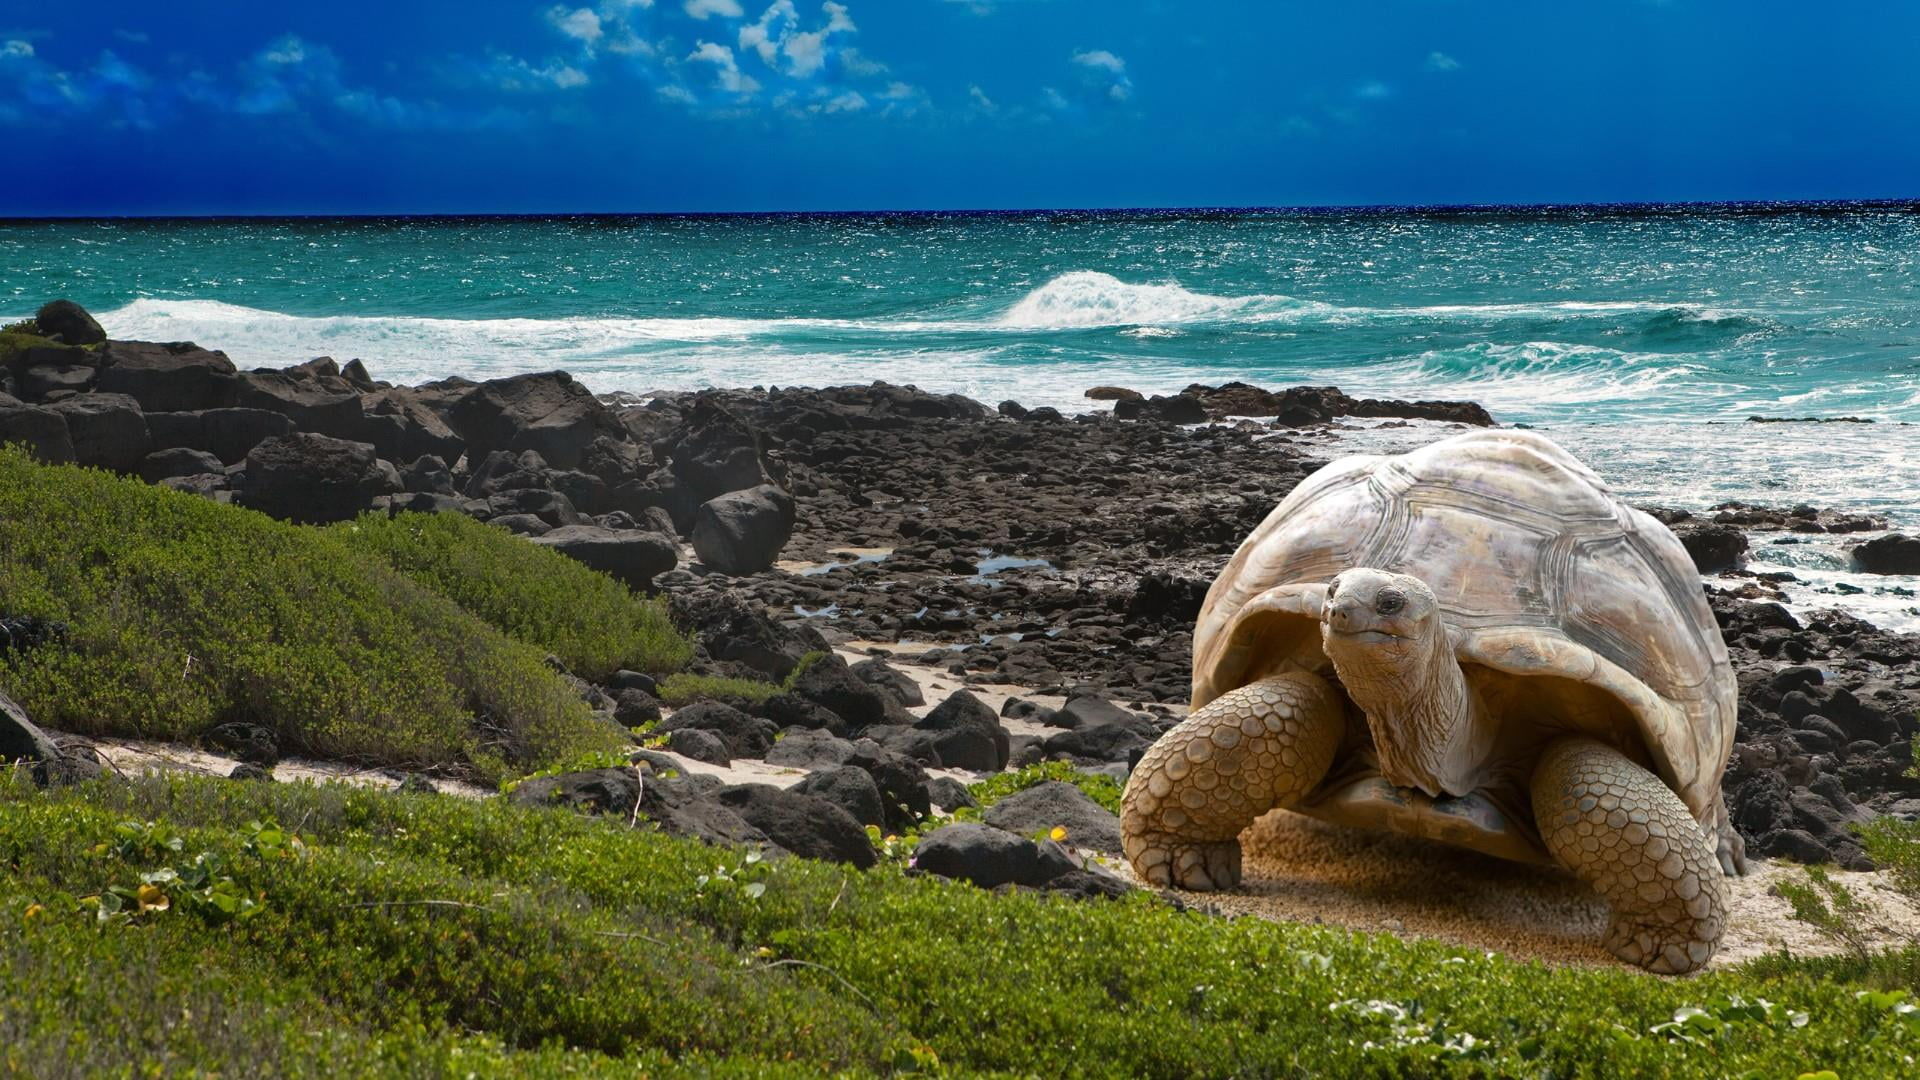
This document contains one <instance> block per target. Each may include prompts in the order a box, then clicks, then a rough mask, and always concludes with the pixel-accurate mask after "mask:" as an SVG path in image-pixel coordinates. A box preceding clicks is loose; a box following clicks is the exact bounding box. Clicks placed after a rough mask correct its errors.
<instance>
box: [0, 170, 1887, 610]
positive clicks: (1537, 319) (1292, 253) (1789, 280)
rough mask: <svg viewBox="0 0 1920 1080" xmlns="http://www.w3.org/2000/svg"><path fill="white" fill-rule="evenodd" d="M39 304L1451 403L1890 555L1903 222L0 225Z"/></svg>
mask: <svg viewBox="0 0 1920 1080" xmlns="http://www.w3.org/2000/svg"><path fill="white" fill-rule="evenodd" d="M55 296H66V297H70V298H72V299H74V300H77V301H79V302H80V303H82V304H84V305H86V306H87V307H88V308H90V309H91V310H93V311H94V312H95V313H96V315H97V316H98V317H99V318H100V321H101V322H102V323H103V324H104V325H105V326H106V328H107V330H108V331H109V332H110V333H111V334H113V335H115V336H117V337H126V338H142V339H157V340H167V341H173V340H192V341H198V342H200V343H201V344H204V345H207V346H209V347H212V348H218V349H222V350H225V351H226V352H227V353H228V355H230V356H231V357H232V358H233V359H234V361H235V362H236V363H239V364H240V365H242V366H246V367H251V366H268V365H276V366H277V365H285V364H289V363H295V362H299V361H302V360H306V359H310V358H312V357H314V356H318V355H331V356H333V357H335V358H337V359H339V360H342V361H345V360H347V359H349V358H353V357H359V358H361V359H363V360H364V361H365V362H366V364H367V366H368V367H369V369H371V370H372V372H373V373H374V376H375V377H376V378H382V379H389V380H393V381H396V382H416V381H421V380H427V379H434V378H439V377H442V376H446V375H464V376H468V377H471V378H488V377H493V376H498V375H504V374H510V373H514V372H523V371H540V370H548V369H552V368H564V369H566V370H568V371H571V372H573V373H574V374H575V375H576V376H577V377H579V378H580V379H581V380H582V381H583V382H585V383H586V384H587V385H589V386H591V387H593V388H594V389H596V390H600V391H613V390H626V391H632V392H635V393H645V392H646V391H649V390H656V389H681V388H692V387H702V386H748V385H816V386H817V385H827V384H833V383H845V382H868V381H872V380H875V379H885V380H888V381H891V382H899V383H912V384H915V385H918V386H921V387H924V388H927V389H932V390H941V391H954V392H958V393H963V394H966V395H968V396H971V397H974V398H977V399H979V400H982V401H985V402H987V403H988V404H989V405H991V404H995V403H997V402H999V401H1001V400H1004V399H1008V398H1011V399H1015V400H1018V401H1020V402H1021V403H1023V404H1025V405H1028V406H1030V407H1031V406H1037V405H1052V406H1055V407H1056V408H1059V409H1061V410H1063V411H1069V412H1072V411H1085V410H1088V409H1092V408H1096V407H1100V406H1097V405H1095V404H1094V403H1092V402H1089V401H1087V400H1086V399H1085V398H1084V397H1083V396H1082V394H1083V391H1084V390H1086V389H1087V388H1088V387H1091V386H1095V385H1100V384H1114V385H1120V386H1127V387H1132V388H1134V389H1137V390H1140V391H1143V392H1147V393H1154V392H1160V393H1170V392H1174V391H1177V390H1179V389H1180V388H1181V387H1184V386H1185V385H1187V384H1188V383H1190V382H1195V381H1200V382H1221V381H1226V380H1231V379H1240V380H1245V381H1248V382H1255V383H1260V384H1263V385H1270V386H1288V385H1297V384H1303V383H1311V384H1317V385H1324V384H1332V385H1337V386H1339V387H1340V388H1341V389H1343V390H1345V391H1347V392H1348V393H1350V394H1354V395H1356V396H1365V397H1397V398H1428V399H1431V398H1448V399H1471V400H1475V401H1479V402H1481V403H1482V404H1484V405H1485V406H1486V407H1487V408H1488V409H1490V410H1491V411H1492V412H1493V414H1494V416H1495V417H1496V418H1497V419H1498V420H1500V421H1502V422H1506V423H1524V424H1529V425H1532V426H1535V427H1537V428H1540V429H1543V430H1545V431H1547V432H1548V433H1549V434H1551V435H1553V436H1554V437H1555V438H1558V439H1560V440H1561V441H1562V442H1564V443H1566V444H1567V445H1568V446H1569V447H1570V448H1571V449H1573V450H1574V451H1575V452H1576V453H1578V454H1580V455H1581V456H1583V457H1584V458H1586V459H1587V460H1588V461H1589V463H1590V464H1592V465H1593V466H1594V467H1595V468H1596V469H1598V470H1599V471H1600V472H1601V473H1602V475H1604V476H1606V477H1607V478H1608V479H1609V480H1610V481H1611V482H1612V483H1613V484H1614V485H1615V487H1616V488H1617V489H1618V490H1619V491H1621V493H1622V494H1624V495H1626V496H1627V497H1629V498H1633V499H1636V500H1643V501H1648V502H1658V503H1662V504H1665V505H1671V506H1681V507H1687V508H1695V509H1697V508H1703V507H1706V506H1710V505H1712V504H1714V503H1716V502H1719V501H1722V500H1725V499H1745V500H1748V501H1753V502H1762V503H1769V504H1776V505H1780V504H1793V503H1812V504H1815V505H1820V506H1831V507H1836V508H1843V509H1849V510H1869V511H1873V512H1876V513H1881V514H1885V515H1888V516H1889V517H1891V518H1892V519H1893V520H1894V521H1895V523H1896V524H1898V525H1902V526H1905V527H1909V528H1914V527H1920V426H1914V425H1915V424H1916V423H1920V204H1819V205H1740V206H1671V207H1666V206H1649V207H1580V208H1542V209H1457V210H1411V211H1409V210H1324V211H1184V212H1173V211H1145V212H1047V213H1039V212H1035V213H995V214H960V213H953V214H947V213H927V214H802V215H741V216H662V217H651V216H642V217H514V218H485V217H482V218H385V219H377V218H353V219H271V220H269V219H250V220H103V221H39V222H5V223H0V318H8V319H10V318H17V317H22V316H25V315H28V314H31V313H32V311H33V309H34V308H35V307H37V306H38V305H39V304H40V303H41V302H42V301H43V300H45V299H48V298H51V297H55ZM1750 416H1766V417H1775V418H1785V417H1791V418H1808V417H1812V418H1825V419H1837V418H1843V417H1852V418H1858V419H1866V420H1872V421H1874V423H1870V424H1868V423H1825V424H1812V423H1793V424H1764V425H1763V424H1755V423H1750V422H1748V420H1747V418H1748V417H1750ZM1431 437H1432V433H1430V432H1429V433H1424V434H1423V433H1422V432H1420V431H1419V430H1415V431H1413V432H1409V431H1408V430H1407V429H1401V428H1390V429H1386V430H1379V431H1373V432H1369V433H1362V434H1359V435H1356V436H1353V437H1352V438H1351V439H1350V441H1351V442H1353V443H1354V444H1356V445H1362V446H1378V447H1380V448H1384V449H1397V448H1400V447H1402V446H1404V445H1408V444H1409V443H1410V442H1412V441H1418V440H1419V439H1421V438H1431ZM1760 554H1761V556H1762V558H1760V560H1759V564H1758V566H1757V568H1760V569H1767V568H1780V569H1789V570H1791V571H1793V572H1795V573H1796V574H1799V575H1801V576H1802V577H1803V578H1805V579H1806V582H1807V584H1806V585H1804V586H1802V588H1803V589H1804V590H1805V591H1807V592H1808V594H1809V595H1808V602H1809V603H1819V602H1820V601H1821V599H1822V597H1827V598H1838V599H1840V600H1843V601H1844V606H1846V607H1849V608H1851V609H1853V610H1857V611H1860V612H1862V613H1864V614H1869V615H1870V616H1871V617H1874V618H1876V620H1877V621H1882V622H1888V623H1892V624H1899V625H1905V626H1912V627H1915V628H1920V608H1916V604H1915V600H1914V598H1913V596H1912V595H1911V591H1910V590H1911V588H1912V587H1913V586H1914V585H1916V584H1920V583H1916V582H1914V581H1903V580H1902V579H1872V580H1868V581H1864V582H1862V581H1861V579H1860V578H1858V577H1857V576H1851V575H1849V574H1848V573H1847V572H1846V563H1845V557H1844V553H1843V551H1842V550H1841V548H1840V546H1839V545H1837V544H1824V543H1816V544H1811V545H1777V546H1772V547H1768V548H1766V549H1764V550H1763V551H1761V552H1760ZM1848 583H1853V584H1851V585H1849V587H1864V588H1866V589H1867V591H1866V592H1865V593H1863V594H1852V593H1835V592H1834V591H1833V590H1834V589H1835V588H1836V587H1839V586H1841V585H1844V584H1848ZM1903 591H1905V592H1906V595H1902V592H1903Z"/></svg>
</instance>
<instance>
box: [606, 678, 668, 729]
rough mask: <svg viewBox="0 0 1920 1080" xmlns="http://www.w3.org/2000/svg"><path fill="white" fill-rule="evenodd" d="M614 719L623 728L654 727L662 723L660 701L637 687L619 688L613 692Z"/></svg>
mask: <svg viewBox="0 0 1920 1080" xmlns="http://www.w3.org/2000/svg"><path fill="white" fill-rule="evenodd" d="M613 718H614V719H615V720H618V721H619V722H620V726H622V727H629V728H646V727H652V726H653V725H654V724H657V723H659V722H660V699H659V698H656V697H654V696H653V695H652V694H649V693H647V692H646V691H645V690H642V689H640V688H639V687H637V686H623V687H618V688H616V689H615V690H614V691H613Z"/></svg>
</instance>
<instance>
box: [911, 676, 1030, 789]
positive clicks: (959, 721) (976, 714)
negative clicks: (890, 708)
mask: <svg viewBox="0 0 1920 1080" xmlns="http://www.w3.org/2000/svg"><path fill="white" fill-rule="evenodd" d="M915 727H917V728H919V729H920V730H921V731H925V732H928V733H930V734H932V736H933V745H934V749H935V750H937V751H938V752H939V754H940V761H941V763H942V764H944V765H946V766H947V767H949V768H955V769H973V770H975V771H977V772H999V771H1000V770H1001V769H1004V768H1006V767H1007V756H1008V754H1009V753H1010V750H1011V748H1010V745H1009V742H1008V738H1007V729H1006V727H1005V726H1004V725H1002V724H1001V723H1000V718H999V717H998V716H995V715H994V712H993V710H992V709H989V708H987V706H986V703H984V702H982V701H981V700H980V699H979V698H977V697H974V696H973V695H972V694H971V693H968V692H967V691H965V690H955V691H954V692H953V693H952V694H950V695H949V696H948V697H947V700H945V701H943V702H941V703H940V704H938V705H936V706H934V708H933V711H932V712H929V713H928V714H927V715H926V716H925V717H924V718H923V719H921V721H920V722H919V723H918V724H916V725H915Z"/></svg>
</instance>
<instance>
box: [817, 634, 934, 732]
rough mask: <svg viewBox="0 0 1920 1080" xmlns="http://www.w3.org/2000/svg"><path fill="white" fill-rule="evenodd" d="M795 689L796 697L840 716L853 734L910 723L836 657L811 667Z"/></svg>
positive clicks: (886, 696) (889, 698)
mask: <svg viewBox="0 0 1920 1080" xmlns="http://www.w3.org/2000/svg"><path fill="white" fill-rule="evenodd" d="M791 689H792V693H793V694H794V695H796V696H798V697H801V698H804V699H805V700H807V701H811V702H813V703H814V704H816V705H822V706H825V707H826V708H827V709H828V710H830V711H832V712H833V713H835V714H837V715H838V716H839V717H840V718H841V719H842V720H845V721H846V723H847V726H848V729H849V730H852V731H859V730H861V729H863V728H867V727H871V726H873V725H875V724H889V723H899V722H903V721H905V720H906V719H907V717H906V713H905V711H904V710H903V709H901V708H900V706H899V705H898V704H896V703H895V702H894V699H893V697H892V696H891V695H890V694H885V693H882V692H881V691H879V690H876V689H874V688H873V687H872V686H870V685H868V684H867V683H865V682H863V681H861V679H860V677H859V676H858V675H855V674H854V673H853V672H852V670H850V669H849V668H848V667H847V662H846V661H845V660H842V659H840V658H839V657H838V656H835V655H833V654H832V653H828V654H826V655H825V656H822V657H820V658H819V659H818V660H816V661H814V662H813V663H811V664H809V665H807V668H806V670H805V671H802V672H801V673H800V676H799V677H798V678H797V679H795V680H794V683H793V686H792V688H791Z"/></svg>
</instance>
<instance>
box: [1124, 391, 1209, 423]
mask: <svg viewBox="0 0 1920 1080" xmlns="http://www.w3.org/2000/svg"><path fill="white" fill-rule="evenodd" d="M1113 415H1114V416H1116V417H1118V418H1119V419H1121V420H1159V421H1161V422H1163V423H1168V424H1204V423H1206V421H1207V407H1206V405H1205V404H1203V403H1202V402H1201V400H1200V399H1199V398H1198V397H1195V396H1194V395H1192V394H1176V395H1174V396H1173V397H1161V396H1160V395H1158V394H1155V395H1154V396H1153V397H1150V398H1137V397H1136V398H1117V399H1115V400H1114V403H1113Z"/></svg>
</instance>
